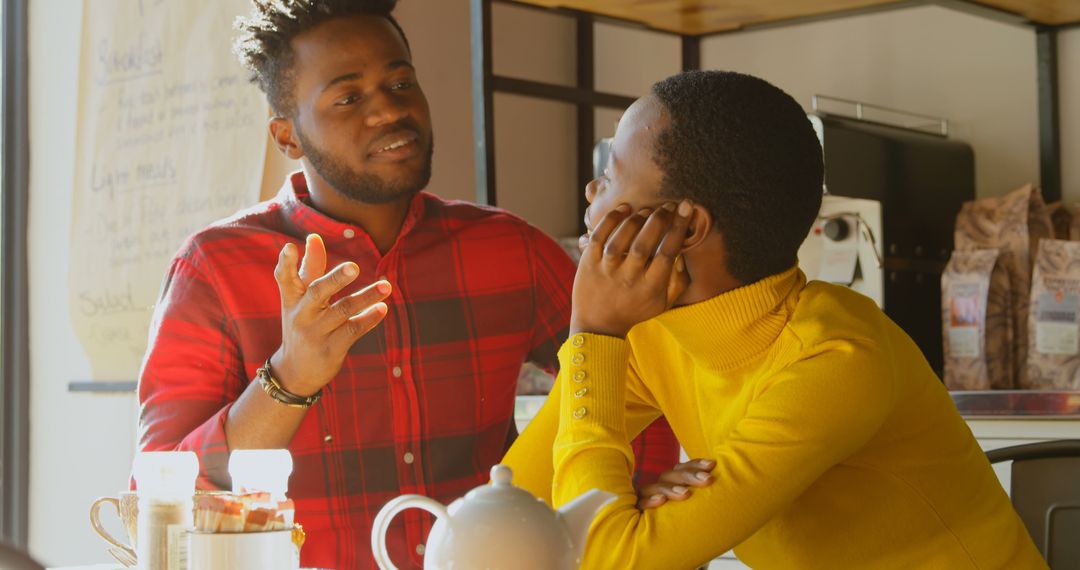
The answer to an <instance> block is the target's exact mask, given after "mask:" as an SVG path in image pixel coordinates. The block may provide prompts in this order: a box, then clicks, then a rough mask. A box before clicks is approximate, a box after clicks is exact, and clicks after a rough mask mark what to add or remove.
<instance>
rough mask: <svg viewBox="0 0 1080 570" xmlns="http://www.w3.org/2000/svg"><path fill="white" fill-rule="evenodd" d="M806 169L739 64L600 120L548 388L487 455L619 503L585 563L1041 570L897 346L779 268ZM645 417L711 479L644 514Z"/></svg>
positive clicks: (954, 422)
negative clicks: (638, 467) (577, 259)
mask: <svg viewBox="0 0 1080 570" xmlns="http://www.w3.org/2000/svg"><path fill="white" fill-rule="evenodd" d="M822 172H823V167H822V159H821V147H820V146H819V144H818V141H817V138H816V136H815V134H814V132H813V130H812V128H811V126H810V123H809V121H808V120H807V119H806V116H805V114H804V112H803V111H802V109H801V108H800V107H799V105H798V104H797V103H795V101H794V100H793V99H792V98H791V97H790V96H788V95H787V94H786V93H784V92H782V91H780V90H779V89H777V88H776V87H773V86H772V85H770V84H768V83H766V82H765V81H762V80H760V79H757V78H754V77H750V76H746V75H741V74H736V73H730V72H715V71H714V72H691V73H686V74H681V75H677V76H674V77H671V78H668V79H666V80H664V81H662V82H660V83H658V84H656V85H655V86H654V87H653V90H652V93H651V94H650V95H648V96H646V97H644V98H642V99H639V100H638V101H637V102H636V103H634V105H633V106H631V107H630V109H629V110H627V112H626V114H625V115H624V117H623V119H622V121H621V122H620V123H619V127H618V130H617V132H616V135H615V139H614V143H613V145H612V151H611V158H610V162H609V165H608V170H607V172H606V173H605V176H603V177H601V178H599V179H597V180H594V181H593V182H591V183H590V184H589V185H588V187H587V189H586V198H587V199H588V200H589V202H590V208H589V212H588V214H587V215H586V224H587V226H588V227H589V228H590V229H591V235H588V236H586V237H583V240H587V242H584V243H583V245H584V251H583V256H582V260H581V265H580V268H579V270H578V274H577V278H576V280H575V283H574V293H573V295H574V296H573V303H574V307H573V317H572V320H571V336H570V339H569V340H568V341H567V343H566V344H565V345H564V346H563V347H562V350H561V351H560V353H559V357H560V362H561V372H560V375H559V379H558V382H557V385H556V388H555V389H554V390H553V391H552V395H551V397H550V398H549V401H548V402H547V404H546V405H545V406H544V408H543V409H542V411H541V412H540V413H539V414H538V416H537V417H536V418H535V419H534V420H533V422H532V423H531V424H530V425H529V427H528V428H527V429H526V430H525V432H524V433H523V434H522V435H521V437H520V438H519V439H518V441H517V442H516V443H515V444H514V446H513V448H512V449H511V450H510V452H509V454H508V455H507V457H506V459H505V463H507V464H509V465H510V466H512V467H514V468H515V469H514V472H515V481H516V482H517V483H518V484H519V485H522V486H524V487H526V488H527V489H529V490H530V491H532V492H533V493H535V494H537V495H538V496H541V497H546V498H549V499H550V500H551V502H552V503H554V504H555V505H556V506H559V505H561V504H563V503H566V502H568V501H569V500H571V499H573V498H574V497H576V496H577V495H579V494H580V493H583V492H585V491H587V490H589V489H592V488H600V489H604V490H607V491H610V492H613V493H616V494H617V495H618V496H619V498H618V500H617V501H615V502H614V503H613V504H612V505H611V506H609V507H607V508H605V509H604V510H603V511H602V512H601V513H600V515H599V516H598V517H597V519H596V520H595V522H594V523H593V526H592V528H591V531H590V538H589V544H588V547H587V549H586V553H585V559H584V561H583V565H582V567H583V568H600V569H616V568H618V569H622V568H643V569H679V568H694V567H697V566H699V565H702V564H705V563H707V562H708V561H709V560H711V559H713V558H714V557H716V556H717V555H719V554H721V553H723V552H725V551H727V550H730V549H732V548H734V549H735V553H736V554H737V555H738V556H739V558H740V559H741V560H742V561H744V562H745V563H746V564H748V565H750V566H752V567H754V568H782V569H788V568H830V569H832V568H875V569H877V568H903V569H910V568H943V569H954V568H1044V567H1045V563H1044V562H1043V561H1042V559H1041V557H1040V556H1039V553H1038V551H1037V550H1036V549H1035V546H1034V544H1033V543H1032V541H1031V539H1030V537H1029V536H1028V534H1027V531H1026V530H1025V528H1024V526H1023V523H1022V522H1021V521H1020V519H1019V517H1018V516H1017V515H1016V513H1015V512H1014V511H1013V509H1012V506H1011V504H1010V503H1009V499H1008V497H1007V496H1006V494H1005V492H1004V491H1003V490H1002V488H1001V486H1000V484H999V483H998V481H997V478H996V477H995V476H994V473H993V471H992V469H991V468H990V465H989V463H988V462H987V460H986V458H985V456H984V455H983V453H982V452H981V450H980V449H979V447H978V445H977V444H976V442H975V439H974V438H973V436H972V435H971V432H970V431H969V430H968V428H967V426H966V425H965V424H964V422H963V420H962V419H961V418H960V416H959V415H958V413H957V411H956V409H955V407H954V406H953V404H952V401H951V399H950V398H949V395H948V393H947V392H946V390H945V388H944V387H943V386H942V384H941V382H940V381H939V380H938V378H937V377H936V376H935V375H934V373H933V371H932V370H931V369H930V367H929V365H928V364H927V363H926V360H925V359H924V358H923V356H922V354H921V353H920V352H919V350H918V348H917V347H916V346H915V344H914V343H913V342H912V341H911V339H910V338H908V336H907V335H906V334H904V332H903V331H902V330H900V328H898V327H897V326H896V325H895V324H894V323H892V322H891V321H890V320H889V319H888V318H886V317H885V316H884V315H883V314H882V313H881V311H880V310H878V308H877V307H876V306H875V305H874V304H873V303H872V302H871V301H870V300H868V299H866V298H864V297H862V296H860V295H858V294H856V293H854V292H852V291H850V290H848V289H846V288H843V287H838V286H833V285H828V284H825V283H819V282H812V283H807V282H806V278H805V276H804V275H803V274H802V272H801V271H799V270H798V268H797V267H796V266H795V265H796V259H795V256H796V252H797V250H798V247H799V244H800V243H801V242H802V240H803V238H804V237H805V236H806V234H807V232H808V231H809V228H810V226H811V224H812V222H813V220H814V219H815V216H816V214H817V211H818V208H819V207H820V201H821V187H822ZM661 414H662V415H664V416H666V417H667V419H668V421H669V422H670V423H671V426H672V427H673V428H674V430H675V433H676V435H677V436H678V438H679V441H680V443H681V444H682V446H683V447H684V448H685V449H686V450H687V452H688V453H689V454H690V456H691V457H701V458H706V459H710V460H713V461H715V469H713V471H712V475H713V477H714V479H715V480H714V482H713V483H712V484H711V485H709V486H707V487H704V488H701V489H697V490H696V491H695V492H694V495H693V496H692V497H690V498H688V499H687V500H685V501H678V502H669V503H667V504H665V505H663V506H662V507H660V508H658V509H649V510H645V511H642V510H639V509H638V508H637V507H636V506H635V503H636V502H637V497H636V495H635V491H634V486H633V482H632V481H631V474H632V472H633V465H632V462H633V455H632V453H631V450H630V447H629V444H628V442H629V441H630V439H632V438H633V437H634V436H635V435H636V434H637V433H638V432H639V431H640V430H641V429H642V428H643V427H644V426H646V425H648V424H649V423H650V422H651V421H652V420H653V419H654V418H656V417H657V416H659V415H661Z"/></svg>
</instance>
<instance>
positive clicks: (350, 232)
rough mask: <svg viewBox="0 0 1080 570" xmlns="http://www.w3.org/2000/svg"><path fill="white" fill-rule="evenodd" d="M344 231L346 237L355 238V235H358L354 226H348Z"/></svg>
mask: <svg viewBox="0 0 1080 570" xmlns="http://www.w3.org/2000/svg"><path fill="white" fill-rule="evenodd" d="M342 233H343V234H344V235H345V239H352V238H353V236H355V235H356V232H354V231H353V229H352V228H347V229H346V230H345V231H344V232H342Z"/></svg>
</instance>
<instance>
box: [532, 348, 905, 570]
mask: <svg viewBox="0 0 1080 570" xmlns="http://www.w3.org/2000/svg"><path fill="white" fill-rule="evenodd" d="M628 353H629V344H628V343H627V342H626V341H625V340H623V339H616V338H612V337H605V336H599V335H591V334H583V335H574V337H573V338H571V339H570V340H569V341H567V343H566V344H565V345H564V346H563V348H562V350H560V353H559V357H560V361H561V363H562V364H563V368H562V372H561V373H560V379H559V383H560V384H561V386H560V388H561V390H562V392H561V394H560V402H559V404H558V406H559V410H558V412H557V414H554V415H557V419H552V418H548V419H547V420H546V421H548V422H554V423H556V424H557V425H558V431H557V435H556V437H555V440H554V443H553V449H554V462H553V468H554V472H553V480H554V484H553V487H552V488H553V491H552V498H553V503H554V505H555V506H560V505H563V504H565V503H567V502H569V501H571V500H572V499H574V498H575V497H577V496H578V495H580V494H582V493H584V492H586V491H588V490H590V489H593V488H598V489H603V490H605V491H609V492H612V493H615V494H616V495H617V496H618V498H617V499H616V500H615V501H614V502H613V503H612V504H611V505H609V506H608V507H605V509H604V510H602V511H601V512H600V513H599V514H598V516H597V518H596V519H595V520H594V521H593V524H592V527H591V529H590V533H589V543H588V545H587V547H586V552H585V558H584V561H583V563H582V568H691V567H695V566H697V565H700V564H703V563H706V562H708V561H709V560H712V559H713V558H715V557H716V556H718V555H720V554H722V553H724V552H726V551H728V550H730V549H732V548H733V547H735V546H737V545H738V544H739V543H741V542H742V541H744V540H745V539H747V538H748V537H750V536H751V535H752V534H753V533H754V532H755V531H757V529H759V528H760V527H762V526H763V525H764V524H765V523H766V522H768V521H769V520H770V519H772V518H773V517H774V516H775V515H776V514H777V513H779V512H780V511H781V510H782V509H784V508H785V507H786V506H787V505H789V504H790V503H791V502H793V501H794V500H795V499H796V498H797V497H798V496H799V495H800V494H802V492H803V491H804V490H805V489H806V488H807V487H809V486H810V485H811V484H812V483H813V482H814V481H815V480H816V479H817V478H818V477H820V476H821V474H822V473H824V472H825V471H826V470H828V469H829V468H830V467H832V466H833V465H836V464H837V463H839V462H840V461H842V460H844V459H845V458H847V457H848V456H850V455H851V454H853V453H854V452H856V451H857V450H859V449H860V448H861V447H862V446H863V445H865V444H866V442H867V441H869V439H870V438H871V437H872V436H873V434H874V433H876V431H877V430H878V428H879V427H880V425H881V423H882V422H883V421H884V418H885V417H886V415H887V414H888V410H889V409H890V408H891V405H892V404H891V401H892V399H893V397H894V395H893V392H892V390H890V389H889V388H888V386H890V385H891V383H889V382H887V381H886V380H885V379H886V378H887V376H888V373H887V371H885V370H882V369H881V366H880V365H879V364H878V363H879V362H881V361H882V360H881V359H880V358H876V357H875V355H876V354H877V353H876V351H875V350H874V347H872V346H869V345H864V346H859V343H856V342H847V341H845V342H839V341H838V342H835V343H833V344H830V345H829V346H824V347H821V348H820V350H817V351H816V352H815V353H814V354H813V355H810V356H808V357H806V358H804V359H802V360H799V361H797V362H795V363H794V364H792V365H790V366H788V367H787V368H785V369H784V370H782V371H781V372H779V373H777V374H774V375H773V376H771V377H769V378H766V379H763V381H761V382H760V384H759V385H760V393H759V395H758V396H757V397H756V398H755V399H754V401H753V402H752V403H751V404H750V406H749V408H748V410H747V412H746V415H745V417H744V418H743V419H742V420H741V421H740V422H739V423H738V424H737V425H736V426H735V428H734V429H733V430H732V431H731V432H730V433H729V434H728V435H727V437H726V438H725V439H724V441H723V443H722V444H720V445H718V446H716V447H715V448H714V449H713V452H714V454H715V456H714V457H713V459H715V460H716V462H717V466H716V469H715V471H714V476H715V477H714V478H715V481H714V483H713V484H712V485H710V486H709V487H706V488H702V489H696V490H695V491H694V494H693V495H692V496H691V497H690V498H689V499H688V500H685V501H676V502H669V503H667V504H665V505H663V506H662V507H660V508H657V509H649V510H646V511H644V512H642V511H639V510H638V509H637V508H636V507H635V504H636V496H635V493H634V488H633V485H632V482H631V466H630V451H629V446H628V444H627V440H628V439H629V434H628V433H627V432H626V431H625V430H626V427H627V410H629V409H630V407H629V406H628V401H627V390H626V378H627V369H628V366H629V364H628V362H629V355H628ZM575 377H576V378H581V382H575V381H574V380H573V379H574V378H575ZM567 379H570V381H567ZM838 391H839V392H841V393H844V398H843V399H837V398H835V396H834V395H835V394H836V393H837V392H838ZM672 413H674V412H672ZM705 414H707V412H705ZM674 545H678V546H677V547H675V546H674Z"/></svg>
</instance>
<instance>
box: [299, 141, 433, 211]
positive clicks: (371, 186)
mask: <svg viewBox="0 0 1080 570" xmlns="http://www.w3.org/2000/svg"><path fill="white" fill-rule="evenodd" d="M296 134H297V137H298V138H299V139H300V144H301V145H302V146H303V150H304V156H306V157H307V159H308V161H310V162H311V166H312V167H313V168H314V169H315V172H317V173H318V174H319V176H321V177H322V178H323V180H326V181H327V182H329V183H330V186H331V187H332V188H333V189H334V190H336V191H337V192H338V193H339V194H341V195H342V196H345V197H346V198H349V199H351V200H356V201H357V202H363V203H364V204H388V203H390V202H393V201H395V200H398V199H401V198H411V197H412V196H415V195H416V193H417V192H419V191H421V190H423V189H424V188H426V187H427V185H428V182H429V181H431V157H432V155H433V154H434V153H435V138H434V136H431V137H429V139H428V140H430V141H431V143H430V144H429V145H428V152H427V156H425V157H424V163H423V164H422V165H421V166H420V168H419V169H417V170H415V171H413V172H412V175H411V176H408V178H407V179H405V180H400V181H395V182H391V181H388V180H385V179H383V178H380V177H378V176H376V175H374V174H371V173H369V172H357V171H355V170H353V169H351V168H349V167H348V166H346V165H345V163H344V162H342V161H340V160H335V159H334V158H333V157H331V156H330V154H329V153H327V152H325V151H323V150H322V149H321V148H319V147H318V146H316V145H315V144H314V143H312V142H311V141H310V140H308V138H307V137H305V136H304V133H303V132H301V131H300V130H299V129H297V131H296ZM417 143H419V140H418V141H417Z"/></svg>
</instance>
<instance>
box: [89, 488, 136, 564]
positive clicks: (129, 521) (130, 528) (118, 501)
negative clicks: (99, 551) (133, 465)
mask: <svg viewBox="0 0 1080 570" xmlns="http://www.w3.org/2000/svg"><path fill="white" fill-rule="evenodd" d="M105 504H110V505H112V506H113V507H115V508H116V514H117V516H118V517H119V518H120V524H122V525H123V527H124V531H125V534H126V535H127V541H123V540H120V539H118V538H116V537H114V536H113V535H112V534H111V533H110V532H109V531H107V530H105V527H104V526H103V525H102V524H101V507H102V506H103V505H105ZM138 519H139V496H138V495H137V494H136V493H135V492H134V491H125V492H122V493H119V494H118V495H117V496H116V497H101V498H100V499H98V500H96V501H94V504H93V505H91V506H90V525H91V526H93V527H94V532H96V533H98V536H100V537H101V538H103V539H105V542H108V543H109V544H111V545H112V546H113V548H115V549H119V550H120V551H122V552H123V553H126V554H127V555H128V556H130V560H135V546H136V542H137V538H138V532H137V529H138ZM110 550H111V549H110ZM122 555H123V554H120V555H119V556H122ZM113 556H118V554H114V555H113ZM117 559H118V560H119V557H118V558H117ZM125 565H126V561H125Z"/></svg>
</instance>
